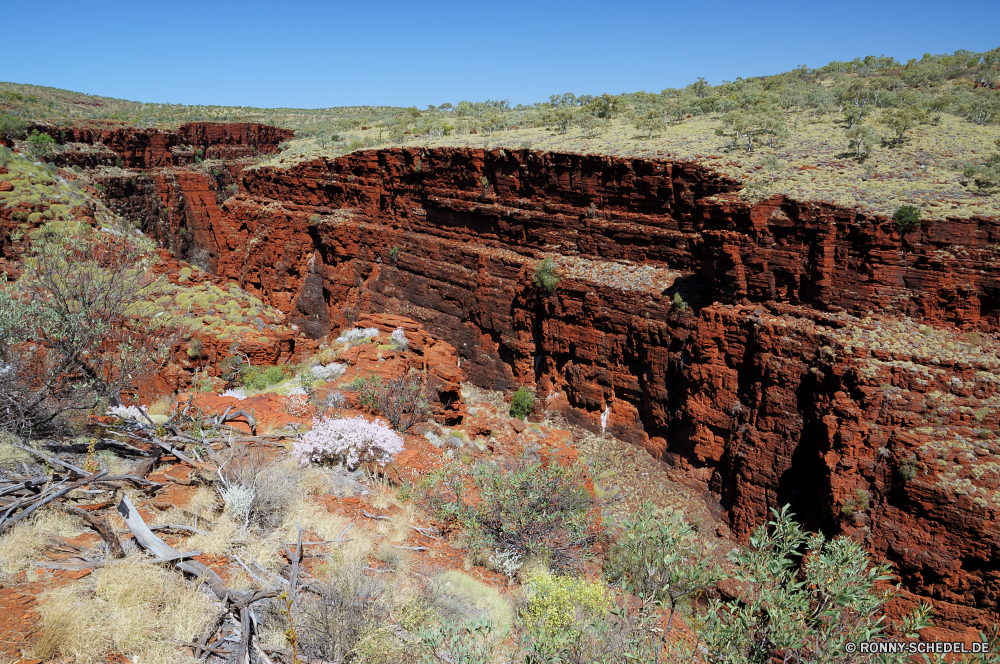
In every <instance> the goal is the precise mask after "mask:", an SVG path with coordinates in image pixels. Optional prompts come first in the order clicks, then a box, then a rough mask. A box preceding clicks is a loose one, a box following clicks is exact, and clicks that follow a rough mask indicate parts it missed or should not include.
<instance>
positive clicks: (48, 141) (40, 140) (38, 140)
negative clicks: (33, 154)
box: [27, 129, 56, 145]
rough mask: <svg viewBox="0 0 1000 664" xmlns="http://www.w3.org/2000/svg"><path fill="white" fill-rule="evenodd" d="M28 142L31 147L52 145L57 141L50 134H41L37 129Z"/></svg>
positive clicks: (33, 131) (32, 132)
mask: <svg viewBox="0 0 1000 664" xmlns="http://www.w3.org/2000/svg"><path fill="white" fill-rule="evenodd" d="M27 142H28V144H29V145H52V144H54V143H55V142H56V139H54V138H52V137H51V136H49V135H48V134H40V133H39V132H38V130H37V129H33V130H32V131H31V136H29V137H28V141H27Z"/></svg>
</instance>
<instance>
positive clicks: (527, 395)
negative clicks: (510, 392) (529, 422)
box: [510, 387, 535, 420]
mask: <svg viewBox="0 0 1000 664" xmlns="http://www.w3.org/2000/svg"><path fill="white" fill-rule="evenodd" d="M534 408H535V395H534V394H533V393H532V392H531V390H529V389H528V388H526V387H519V388H517V392H514V396H513V397H511V400H510V415H511V417H516V418H517V419H519V420H523V419H524V418H526V417H527V416H528V414H529V413H530V412H531V411H532V410H533V409H534Z"/></svg>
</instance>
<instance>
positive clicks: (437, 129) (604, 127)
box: [0, 49, 1000, 219]
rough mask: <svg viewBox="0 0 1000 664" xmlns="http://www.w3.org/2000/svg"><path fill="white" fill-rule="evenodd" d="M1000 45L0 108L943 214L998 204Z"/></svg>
mask: <svg viewBox="0 0 1000 664" xmlns="http://www.w3.org/2000/svg"><path fill="white" fill-rule="evenodd" d="M998 54H1000V51H998V50H997V49H994V50H992V51H988V52H984V53H972V52H968V51H957V52H955V53H954V54H946V55H939V56H932V55H929V54H928V55H925V56H924V57H923V58H921V59H920V60H911V61H909V62H907V63H905V64H903V63H898V62H896V61H894V60H893V59H892V58H887V57H873V56H868V57H866V58H859V59H856V60H853V61H851V62H833V63H830V64H828V65H826V66H823V67H819V68H815V69H809V68H798V69H796V70H793V71H791V72H786V73H783V74H777V75H774V76H763V77H757V78H751V79H739V80H737V81H734V82H727V83H723V84H722V85H718V86H712V85H708V84H707V83H706V82H704V81H703V80H699V81H696V82H695V83H693V84H691V85H689V86H687V87H685V88H682V89H666V90H663V91H662V92H660V93H659V94H649V93H645V92H638V93H628V94H622V95H617V96H612V95H603V96H601V97H595V96H593V95H581V96H579V97H578V96H576V95H573V94H570V93H567V94H562V95H553V96H552V97H551V98H550V100H549V101H548V102H543V103H537V104H533V105H530V106H522V105H519V106H516V107H511V106H510V104H509V103H507V102H505V101H487V102H475V103H472V102H465V101H463V102H460V103H459V104H457V105H456V106H452V105H451V104H443V105H442V106H440V107H430V108H428V109H426V110H423V111H421V110H418V109H416V108H412V107H411V108H405V109H404V108H388V107H379V108H375V107H349V108H334V109H316V110H307V109H253V108H243V107H222V106H181V105H172V104H143V103H139V102H125V101H121V100H113V99H108V98H101V97H92V96H89V95H81V94H79V93H71V92H66V91H61V90H55V89H51V88H39V87H36V86H23V85H16V84H10V83H0V108H4V109H6V112H7V113H9V114H13V116H16V117H19V118H31V119H45V120H46V121H49V122H53V123H56V124H59V123H64V122H65V121H80V120H84V119H100V120H117V121H128V122H132V123H136V124H139V125H140V126H154V125H155V126H176V125H177V124H178V123H181V122H185V121H191V120H216V121H218V120H238V121H255V122H264V123H268V124H275V125H280V126H284V127H289V128H292V129H294V130H295V131H296V137H295V138H294V139H293V140H291V141H288V142H287V143H285V144H284V145H283V147H284V148H285V150H284V151H283V153H282V154H281V155H279V156H274V157H272V158H263V159H262V160H261V163H264V164H268V165H279V164H292V163H297V162H300V161H305V160H308V159H311V158H314V157H316V156H326V157H333V156H337V155H339V154H343V153H345V152H349V151H352V150H356V149H360V148H365V147H376V146H388V145H403V146H412V145H423V146H441V145H452V146H468V147H485V148H487V149H488V148H490V147H501V146H502V147H505V148H507V149H511V148H529V147H530V148H534V149H541V150H549V151H559V152H578V153H599V154H609V155H615V156H643V157H650V158H668V159H691V160H695V161H698V162H700V163H704V164H706V165H709V166H710V167H711V168H712V169H713V170H716V171H718V172H721V173H725V174H727V175H730V176H732V177H734V178H735V179H737V180H738V181H740V182H741V183H743V185H744V187H745V188H744V191H743V195H744V196H745V197H747V198H751V199H753V198H760V197H761V196H767V195H770V194H772V193H782V194H785V195H788V196H792V197H795V198H797V199H799V200H823V201H829V202H832V203H835V204H837V205H840V206H844V207H854V206H857V207H860V208H862V209H864V210H866V211H873V212H880V213H887V212H888V213H891V212H892V211H894V210H895V209H896V208H897V207H899V206H900V205H903V204H912V205H917V206H919V207H921V209H922V212H923V215H924V216H925V217H929V218H935V219H943V218H947V217H971V216H977V215H979V216H984V215H985V216H989V215H995V214H997V213H998V212H1000V198H998V195H1000V189H998V188H997V187H995V186H994V187H990V186H982V187H980V186H977V185H976V178H975V177H974V176H971V175H969V174H968V173H967V171H968V169H970V168H976V167H981V166H982V165H983V164H984V163H985V160H986V159H987V157H988V156H989V155H990V154H992V152H993V151H994V143H995V141H996V140H998V139H1000V130H998V129H997V127H996V123H997V120H998V118H1000V91H998V90H997V88H998V85H1000V64H998V60H1000V55H998ZM748 145H749V146H750V147H751V148H752V150H750V151H748V150H747V149H746V148H747V146H748ZM993 180H994V181H995V180H996V177H994V178H993Z"/></svg>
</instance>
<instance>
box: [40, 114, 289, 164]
mask: <svg viewBox="0 0 1000 664" xmlns="http://www.w3.org/2000/svg"><path fill="white" fill-rule="evenodd" d="M32 129H35V130H37V131H40V132H43V133H46V134H49V135H50V136H52V137H53V138H54V139H55V140H56V142H57V143H60V144H70V147H71V148H75V149H70V150H60V151H58V152H57V153H56V154H55V155H54V156H53V157H52V160H53V161H55V162H56V163H58V164H60V165H68V166H73V165H76V166H80V167H84V168H89V167H93V166H99V165H104V166H113V165H116V164H117V165H120V166H123V167H125V168H136V169H149V168H163V167H169V166H180V165H184V164H193V163H195V162H196V161H198V160H202V159H239V158H242V157H252V156H254V155H256V154H273V153H275V152H277V151H278V144H279V143H281V142H282V141H287V140H288V139H290V138H291V137H292V136H293V135H294V132H292V131H291V130H288V129H281V128H279V127H272V126H269V125H262V124H257V123H252V122H227V123H223V122H189V123H187V124H184V125H181V126H180V127H179V128H178V129H177V130H176V131H170V130H161V129H138V128H136V127H133V126H131V125H124V124H111V123H96V122H95V123H91V124H87V125H76V126H69V127H57V126H54V125H49V124H36V125H33V126H32ZM73 144H78V145H76V146H74V145H73ZM81 146H88V147H84V148H82V149H81Z"/></svg>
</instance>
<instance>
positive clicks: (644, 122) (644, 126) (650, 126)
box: [632, 104, 667, 139]
mask: <svg viewBox="0 0 1000 664" xmlns="http://www.w3.org/2000/svg"><path fill="white" fill-rule="evenodd" d="M664 112H665V109H664V107H663V106H661V105H659V104H650V105H644V106H637V107H636V108H635V110H634V111H633V112H632V126H634V127H635V128H636V129H638V130H640V131H643V132H646V134H647V135H646V137H647V138H649V139H652V138H653V132H654V131H661V130H663V129H665V128H666V126H667V122H666V120H665V119H664Z"/></svg>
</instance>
